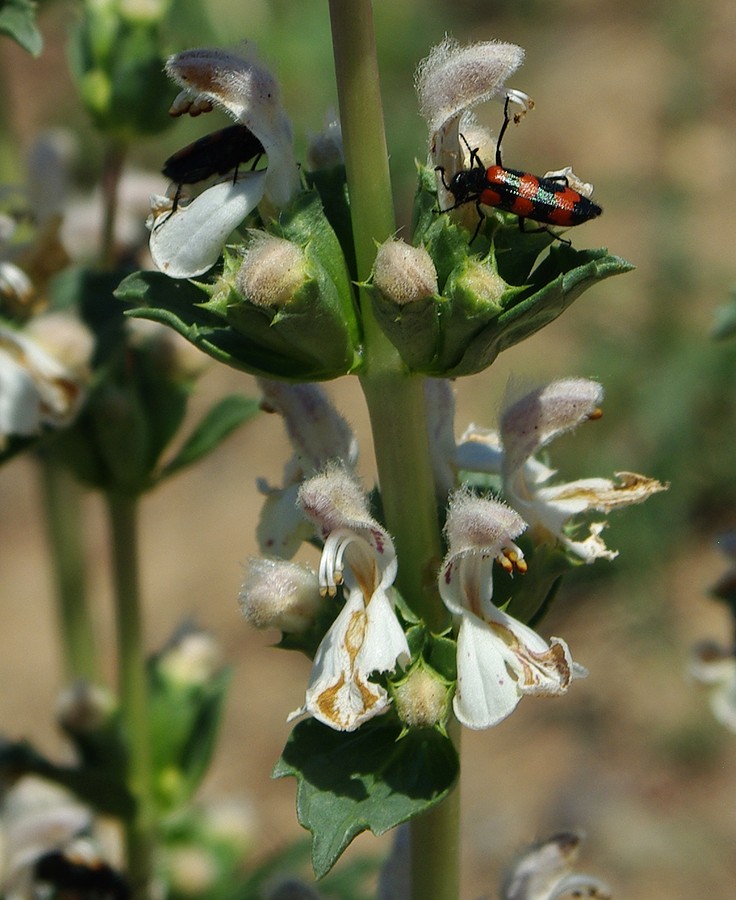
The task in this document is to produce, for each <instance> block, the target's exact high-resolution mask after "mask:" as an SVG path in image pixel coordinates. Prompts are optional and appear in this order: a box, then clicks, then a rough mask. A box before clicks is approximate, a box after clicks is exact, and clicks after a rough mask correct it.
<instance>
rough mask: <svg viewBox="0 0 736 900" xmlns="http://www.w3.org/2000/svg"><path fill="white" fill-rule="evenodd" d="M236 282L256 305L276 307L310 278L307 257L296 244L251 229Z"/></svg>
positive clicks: (287, 301) (282, 303) (283, 303)
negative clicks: (251, 236) (249, 240)
mask: <svg viewBox="0 0 736 900" xmlns="http://www.w3.org/2000/svg"><path fill="white" fill-rule="evenodd" d="M252 235H253V240H252V241H251V244H250V246H249V247H248V250H247V252H246V254H245V258H244V259H243V264H242V266H241V267H240V271H239V272H238V274H237V277H236V280H235V283H236V286H237V288H238V290H239V291H240V293H241V294H243V296H244V297H247V298H248V300H250V302H251V303H254V304H255V305H256V306H264V307H270V308H271V309H278V308H280V307H284V306H288V304H289V303H290V302H291V301H292V300H293V299H294V298H295V297H296V296H297V295H298V294H299V292H300V291H301V290H302V288H303V287H304V286H305V283H306V282H307V280H308V279H309V272H308V266H307V259H306V256H305V255H304V251H303V250H302V248H301V247H299V246H298V245H297V244H294V243H292V242H291V241H287V240H284V239H283V238H278V237H274V236H273V235H271V234H266V233H265V232H253V233H252Z"/></svg>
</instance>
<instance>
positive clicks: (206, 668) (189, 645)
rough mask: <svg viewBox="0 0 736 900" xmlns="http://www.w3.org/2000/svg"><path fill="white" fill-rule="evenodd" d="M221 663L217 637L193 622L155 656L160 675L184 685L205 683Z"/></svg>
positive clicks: (178, 632) (215, 672)
mask: <svg viewBox="0 0 736 900" xmlns="http://www.w3.org/2000/svg"><path fill="white" fill-rule="evenodd" d="M221 665H222V652H221V649H220V646H219V644H218V643H217V641H216V640H215V638H214V637H213V636H212V635H211V634H210V633H209V632H207V631H203V630H202V629H200V628H197V627H196V626H193V625H191V624H188V625H185V626H183V627H182V628H180V629H179V630H178V631H177V632H176V633H175V634H174V635H173V637H172V638H171V640H170V642H169V643H168V645H167V646H166V647H164V649H163V650H162V651H161V653H160V654H159V656H158V657H157V658H156V669H157V671H158V672H159V674H160V675H161V676H162V677H164V678H165V679H167V680H168V681H170V682H171V683H174V684H177V685H180V686H182V687H188V686H196V685H203V684H206V683H207V682H208V681H210V680H211V679H212V678H213V677H214V676H215V675H216V674H217V673H218V672H219V671H220V669H221Z"/></svg>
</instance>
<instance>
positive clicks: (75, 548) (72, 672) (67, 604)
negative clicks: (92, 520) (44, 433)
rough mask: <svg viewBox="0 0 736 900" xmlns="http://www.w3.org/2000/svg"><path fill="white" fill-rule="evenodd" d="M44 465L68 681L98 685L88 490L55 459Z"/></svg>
mask: <svg viewBox="0 0 736 900" xmlns="http://www.w3.org/2000/svg"><path fill="white" fill-rule="evenodd" d="M39 461H40V474H41V487H42V491H43V502H44V507H45V511H46V527H47V532H48V537H49V544H50V549H51V559H52V563H53V570H54V580H55V582H56V583H55V589H56V590H55V592H56V600H57V609H58V621H59V629H60V632H61V645H62V646H61V651H62V656H63V665H64V677H65V680H66V681H74V680H76V679H78V678H82V679H85V680H87V681H97V680H98V678H99V672H98V668H97V660H96V657H95V641H94V633H93V628H92V617H91V615H90V608H89V603H88V598H87V586H86V583H85V561H84V546H83V544H84V542H83V539H82V488H81V487H80V485H79V483H78V482H77V481H75V480H74V478H73V477H72V476H71V475H70V474H69V473H68V472H67V471H66V470H65V469H64V468H63V467H62V466H60V465H59V464H58V463H56V462H54V461H53V460H52V459H49V458H48V457H47V456H44V455H43V454H40V455H39Z"/></svg>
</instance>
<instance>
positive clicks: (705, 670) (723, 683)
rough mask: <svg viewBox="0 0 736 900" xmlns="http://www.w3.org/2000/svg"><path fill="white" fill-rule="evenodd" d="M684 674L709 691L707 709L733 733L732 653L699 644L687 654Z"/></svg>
mask: <svg viewBox="0 0 736 900" xmlns="http://www.w3.org/2000/svg"><path fill="white" fill-rule="evenodd" d="M688 673H689V675H690V677H691V678H693V679H694V680H695V681H698V682H700V684H704V685H707V686H708V687H710V688H711V691H710V698H709V699H710V708H711V710H712V712H713V715H714V716H715V717H716V719H717V720H718V721H719V722H720V723H721V725H724V726H725V727H726V728H728V730H729V731H733V732H736V652H735V650H734V648H733V647H721V646H720V645H719V644H717V643H716V642H715V641H710V640H709V641H701V642H700V643H698V644H696V645H695V646H694V647H693V648H692V650H691V653H690V663H689V666H688Z"/></svg>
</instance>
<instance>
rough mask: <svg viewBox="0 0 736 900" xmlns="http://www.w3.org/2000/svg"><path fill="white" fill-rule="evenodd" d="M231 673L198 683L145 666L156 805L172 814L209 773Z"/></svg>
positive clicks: (155, 666)
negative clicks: (147, 683)
mask: <svg viewBox="0 0 736 900" xmlns="http://www.w3.org/2000/svg"><path fill="white" fill-rule="evenodd" d="M231 677H232V670H231V669H230V668H225V669H222V670H221V671H219V672H217V673H216V674H215V675H213V676H212V677H210V678H208V679H206V680H204V681H202V682H195V683H192V682H182V681H177V680H175V679H173V678H167V677H166V676H165V675H164V674H162V673H161V672H160V671H159V669H158V668H157V665H156V658H154V660H153V661H152V663H151V665H150V666H149V722H150V734H151V748H152V760H151V762H152V768H153V786H154V797H155V801H156V803H157V805H158V807H159V810H160V811H161V812H171V811H172V810H174V809H176V808H178V807H180V806H181V805H183V804H184V803H186V802H187V801H188V800H190V799H191V797H192V796H193V794H194V792H195V791H196V789H197V788H198V787H199V785H200V783H201V781H202V779H203V778H204V776H205V774H206V773H207V770H208V768H209V764H210V760H211V758H212V754H213V752H214V749H215V743H216V739H217V732H218V730H219V725H220V720H221V718H222V711H223V707H224V704H225V699H226V695H227V689H228V687H229V685H230V680H231Z"/></svg>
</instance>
